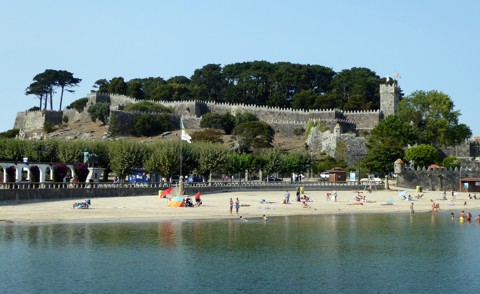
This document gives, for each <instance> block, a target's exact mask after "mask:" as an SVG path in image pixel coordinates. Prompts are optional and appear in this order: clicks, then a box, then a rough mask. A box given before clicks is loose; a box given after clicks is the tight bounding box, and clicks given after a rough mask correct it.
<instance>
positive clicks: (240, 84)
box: [93, 61, 384, 110]
mask: <svg viewBox="0 0 480 294" xmlns="http://www.w3.org/2000/svg"><path fill="white" fill-rule="evenodd" d="M382 82H384V79H382V78H380V77H379V76H378V75H376V74H375V72H374V71H372V70H370V69H368V68H356V67H354V68H352V69H346V70H342V71H341V72H339V73H336V72H335V71H334V70H332V69H331V68H328V67H325V66H321V65H310V64H297V63H290V62H277V63H270V62H267V61H250V62H239V63H233V64H227V65H225V66H223V67H222V66H221V65H220V64H207V65H205V66H203V67H201V68H199V69H196V70H195V71H194V72H193V74H192V75H191V76H190V78H188V77H185V76H175V77H172V78H170V79H168V80H165V79H163V78H161V77H155V78H154V77H149V78H135V79H132V80H130V81H125V80H124V79H123V78H122V77H115V78H113V79H111V80H107V79H99V80H97V81H96V82H95V84H94V85H93V87H94V91H98V92H108V93H113V94H122V95H129V96H131V97H134V98H136V99H146V100H157V101H158V100H164V101H174V100H175V101H181V100H191V99H194V100H203V101H216V102H229V103H244V104H255V105H268V106H277V107H293V108H302V109H331V108H339V109H346V110H352V109H362V110H369V109H378V108H379V105H380V96H379V93H378V92H379V91H378V89H379V85H380V83H382Z"/></svg>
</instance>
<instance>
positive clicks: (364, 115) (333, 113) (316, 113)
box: [89, 93, 380, 129]
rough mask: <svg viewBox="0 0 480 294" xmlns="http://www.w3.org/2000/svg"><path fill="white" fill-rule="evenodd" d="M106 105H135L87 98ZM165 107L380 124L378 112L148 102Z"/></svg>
mask: <svg viewBox="0 0 480 294" xmlns="http://www.w3.org/2000/svg"><path fill="white" fill-rule="evenodd" d="M90 101H91V103H95V102H109V103H110V108H111V109H112V110H118V109H119V108H120V106H122V105H126V104H128V103H137V102H140V101H142V100H136V99H133V98H130V97H127V96H124V95H116V94H101V93H94V94H91V95H90V96H89V103H90ZM150 102H152V103H158V104H161V105H163V106H166V107H170V108H172V109H173V110H174V112H175V113H176V114H177V115H192V116H197V117H201V116H202V115H204V114H205V113H208V112H215V113H219V114H225V113H230V114H232V115H236V114H238V113H245V112H248V113H254V114H255V115H256V116H257V117H258V119H260V120H262V121H285V122H288V121H291V122H308V121H310V120H322V121H327V120H335V119H340V120H341V119H346V120H349V121H352V122H353V123H355V124H356V125H357V128H359V129H373V128H374V127H375V126H376V125H377V124H378V122H379V120H380V111H379V110H373V111H350V112H344V111H342V110H339V109H324V110H303V109H290V108H280V107H270V106H258V105H248V104H234V103H217V102H206V101H198V100H188V101H150Z"/></svg>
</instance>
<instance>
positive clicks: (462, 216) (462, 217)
mask: <svg viewBox="0 0 480 294" xmlns="http://www.w3.org/2000/svg"><path fill="white" fill-rule="evenodd" d="M464 220H465V211H463V210H462V212H460V222H461V223H463V221H464Z"/></svg>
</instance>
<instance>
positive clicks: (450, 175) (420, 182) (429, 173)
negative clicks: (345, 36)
mask: <svg viewBox="0 0 480 294" xmlns="http://www.w3.org/2000/svg"><path fill="white" fill-rule="evenodd" d="M464 178H480V168H479V167H476V168H471V167H462V168H460V169H426V168H418V169H404V170H403V172H402V173H400V174H397V186H399V187H405V188H409V189H415V188H416V187H417V186H421V187H423V189H427V190H430V191H443V190H457V191H459V190H460V188H461V187H460V179H464ZM440 195H441V194H439V195H438V196H440Z"/></svg>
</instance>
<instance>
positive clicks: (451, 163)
mask: <svg viewBox="0 0 480 294" xmlns="http://www.w3.org/2000/svg"><path fill="white" fill-rule="evenodd" d="M442 165H443V166H444V167H446V168H460V165H461V162H460V160H459V159H458V158H456V157H455V156H448V157H445V159H444V160H443V161H442Z"/></svg>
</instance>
